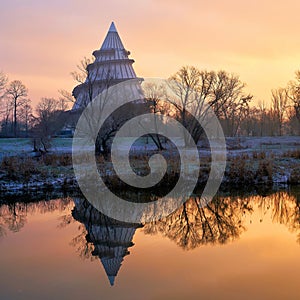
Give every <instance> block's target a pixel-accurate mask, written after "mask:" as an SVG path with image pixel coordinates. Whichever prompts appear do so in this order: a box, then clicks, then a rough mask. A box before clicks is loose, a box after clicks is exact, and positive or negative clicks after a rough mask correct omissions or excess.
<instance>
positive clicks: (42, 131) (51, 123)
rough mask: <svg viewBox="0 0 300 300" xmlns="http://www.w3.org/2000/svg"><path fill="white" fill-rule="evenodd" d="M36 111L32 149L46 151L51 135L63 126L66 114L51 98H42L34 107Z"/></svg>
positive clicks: (56, 101) (49, 144)
mask: <svg viewBox="0 0 300 300" xmlns="http://www.w3.org/2000/svg"><path fill="white" fill-rule="evenodd" d="M36 113H37V117H36V122H37V124H36V126H35V128H34V138H33V144H34V145H33V146H34V151H38V150H40V152H48V149H49V147H50V146H51V139H52V136H53V135H54V134H55V133H56V132H57V131H58V130H60V129H61V128H62V127H63V126H64V124H65V121H66V115H65V114H64V111H63V110H61V107H60V102H59V101H58V100H56V99H53V98H42V99H41V101H40V102H39V103H38V105H37V107H36ZM40 147H43V149H41V148H40Z"/></svg>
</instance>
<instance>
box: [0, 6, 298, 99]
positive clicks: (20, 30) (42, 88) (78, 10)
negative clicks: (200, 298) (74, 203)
mask: <svg viewBox="0 0 300 300" xmlns="http://www.w3.org/2000/svg"><path fill="white" fill-rule="evenodd" d="M299 11H300V1H299V0H276V1H271V0H260V1H258V0H252V1H243V0H226V1H224V0H210V1H207V0H206V1H203V0H186V1H181V0H131V1H124V0H110V1H102V0H98V1H96V0H86V1H77V0H74V1H69V0H52V1H38V0H36V1H33V0H1V2H0V28H1V29H0V43H1V44H0V45H1V47H0V70H1V71H3V72H5V73H6V74H8V76H9V79H10V80H14V79H19V80H21V81H22V82H23V83H24V84H25V85H26V86H27V88H28V89H29V97H30V98H31V100H32V102H33V104H36V103H37V102H38V101H39V100H40V98H41V97H58V96H59V93H58V90H59V89H66V90H68V91H70V92H71V91H72V89H73V88H74V86H75V85H76V83H75V82H74V81H73V79H72V77H71V75H70V73H71V72H72V71H74V70H75V69H76V65H77V64H78V63H79V62H80V60H81V59H82V58H83V57H84V56H87V57H90V56H91V54H92V52H93V51H94V50H96V49H99V48H100V46H101V44H102V41H103V40H104V38H105V35H106V33H107V31H108V28H109V26H110V23H111V21H114V22H115V24H116V27H117V30H118V32H119V34H120V37H121V39H122V41H123V44H124V45H125V48H126V49H128V50H130V52H131V56H130V57H131V58H133V59H134V60H135V63H134V69H135V71H136V73H137V75H138V76H140V77H161V78H167V77H169V76H170V75H172V74H174V73H175V72H176V71H178V70H179V69H180V67H181V66H184V65H194V66H196V67H198V68H199V69H206V70H220V69H222V70H225V71H228V72H230V73H235V74H237V75H239V76H240V79H241V81H243V82H245V83H246V84H247V89H246V91H247V92H249V93H251V94H253V95H254V97H255V103H259V102H261V101H264V102H266V103H268V102H269V101H270V95H271V89H274V88H278V87H284V86H285V85H286V84H287V82H288V81H289V80H291V79H293V78H294V73H295V71H296V70H298V69H300V35H299V29H300V18H299Z"/></svg>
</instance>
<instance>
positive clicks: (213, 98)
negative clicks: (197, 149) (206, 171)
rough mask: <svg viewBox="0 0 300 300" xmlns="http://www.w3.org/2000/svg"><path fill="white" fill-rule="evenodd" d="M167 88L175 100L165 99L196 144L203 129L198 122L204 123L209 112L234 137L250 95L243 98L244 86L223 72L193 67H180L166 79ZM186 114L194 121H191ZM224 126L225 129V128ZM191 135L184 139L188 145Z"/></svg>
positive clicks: (231, 75)
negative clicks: (190, 113)
mask: <svg viewBox="0 0 300 300" xmlns="http://www.w3.org/2000/svg"><path fill="white" fill-rule="evenodd" d="M169 83H170V84H169V87H170V88H171V89H172V91H173V92H174V93H175V95H176V96H177V99H175V100H174V99H172V98H170V97H169V98H168V101H170V102H171V103H172V105H173V106H174V108H175V109H176V110H177V112H178V115H179V116H180V119H181V120H180V121H181V123H182V124H183V126H184V127H186V128H189V131H190V132H191V133H192V136H193V138H194V140H195V141H196V142H197V141H198V140H199V138H200V136H201V135H202V134H203V129H202V128H201V127H200V126H199V125H198V124H197V120H200V119H202V120H204V119H205V117H206V116H207V114H208V112H209V110H210V109H213V111H214V112H215V114H216V115H217V116H218V117H219V119H220V120H221V121H223V127H225V129H226V128H228V130H227V131H228V132H227V134H229V135H235V134H236V133H237V132H238V129H239V127H240V122H241V119H242V117H243V116H244V115H245V114H246V113H247V110H248V103H249V102H250V101H251V99H252V98H253V96H252V95H245V94H244V88H245V84H244V83H242V82H241V81H240V79H239V77H238V76H236V75H234V74H229V73H227V72H225V71H219V72H214V71H200V70H198V69H197V68H195V67H189V66H187V67H182V68H181V69H180V70H179V71H178V72H177V73H175V74H174V75H173V76H171V77H170V79H169ZM188 111H191V112H193V115H194V116H195V117H196V118H191V116H190V115H189V113H188ZM224 124H225V125H226V126H227V127H226V126H225V125H224ZM190 139H191V136H187V137H186V138H185V144H186V145H188V144H189V142H190Z"/></svg>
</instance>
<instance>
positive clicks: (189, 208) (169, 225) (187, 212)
mask: <svg viewBox="0 0 300 300" xmlns="http://www.w3.org/2000/svg"><path fill="white" fill-rule="evenodd" d="M199 205H200V198H198V197H191V198H190V199H189V200H188V201H187V202H185V203H184V204H183V205H182V206H181V207H180V208H179V209H178V210H177V211H175V212H174V213H172V214H170V215H169V216H168V217H166V218H164V219H163V220H160V221H157V222H153V223H149V224H146V225H145V227H144V229H143V230H144V232H145V233H146V234H155V233H157V232H161V233H162V234H163V235H164V236H166V237H168V238H170V239H171V240H173V241H175V243H176V244H177V245H178V246H180V247H182V248H184V249H185V250H190V249H194V248H196V247H199V246H200V245H205V244H225V243H227V242H228V241H233V240H235V239H237V238H238V237H239V236H240V234H241V233H242V232H243V231H244V230H245V228H244V227H243V224H242V216H243V215H244V214H245V213H246V212H251V211H252V207H251V204H250V202H249V201H248V200H247V199H240V198H237V199H231V198H222V197H218V198H216V199H214V200H213V201H212V202H211V203H209V204H208V205H207V206H206V207H204V208H201V207H200V206H199Z"/></svg>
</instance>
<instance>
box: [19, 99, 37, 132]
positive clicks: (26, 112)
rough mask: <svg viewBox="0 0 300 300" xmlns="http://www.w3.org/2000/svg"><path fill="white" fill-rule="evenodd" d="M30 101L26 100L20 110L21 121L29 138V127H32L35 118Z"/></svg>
mask: <svg viewBox="0 0 300 300" xmlns="http://www.w3.org/2000/svg"><path fill="white" fill-rule="evenodd" d="M30 102H31V101H30V99H26V101H25V103H24V105H23V106H22V107H21V108H20V116H19V120H20V121H21V122H22V123H23V124H24V125H23V126H24V129H25V136H26V137H28V131H29V126H30V125H32V123H33V120H34V117H33V111H32V107H31V105H30Z"/></svg>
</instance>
